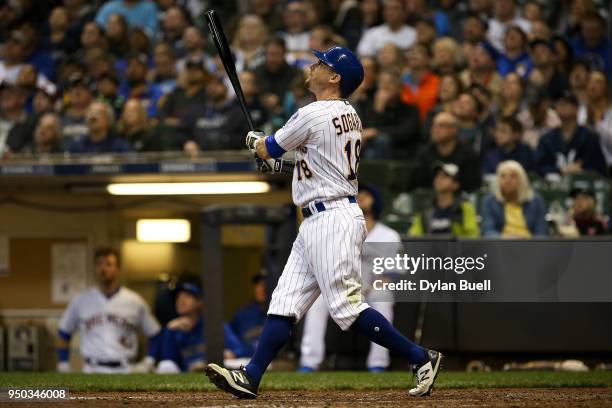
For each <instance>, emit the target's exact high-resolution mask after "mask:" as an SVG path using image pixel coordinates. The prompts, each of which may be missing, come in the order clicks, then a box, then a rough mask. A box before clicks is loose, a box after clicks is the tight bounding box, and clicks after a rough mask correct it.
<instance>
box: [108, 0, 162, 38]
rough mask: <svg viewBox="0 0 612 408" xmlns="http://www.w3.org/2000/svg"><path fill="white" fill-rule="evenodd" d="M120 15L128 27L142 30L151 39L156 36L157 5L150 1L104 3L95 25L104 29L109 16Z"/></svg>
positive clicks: (116, 0) (129, 0) (132, 0)
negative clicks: (125, 20)
mask: <svg viewBox="0 0 612 408" xmlns="http://www.w3.org/2000/svg"><path fill="white" fill-rule="evenodd" d="M114 13H117V14H121V15H122V16H123V17H125V18H126V19H127V21H128V24H129V25H130V27H140V28H143V29H144V30H145V31H146V33H147V35H148V36H149V37H150V38H152V37H155V35H157V29H158V21H157V5H156V4H155V2H153V1H150V0H112V1H109V2H107V3H105V4H104V5H103V6H102V7H101V8H100V10H99V11H98V14H97V15H96V24H98V26H100V27H106V21H107V20H108V18H109V17H110V15H111V14H114Z"/></svg>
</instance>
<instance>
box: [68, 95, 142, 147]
mask: <svg viewBox="0 0 612 408" xmlns="http://www.w3.org/2000/svg"><path fill="white" fill-rule="evenodd" d="M86 119H87V126H88V127H89V134H87V135H83V136H81V137H80V138H78V139H76V140H73V141H72V142H71V143H70V144H69V145H68V151H69V152H70V153H123V152H129V151H130V150H131V149H130V145H129V144H128V143H127V142H126V141H125V140H122V139H120V138H118V137H116V136H115V135H114V134H113V132H112V128H113V125H114V123H115V112H114V111H113V108H112V107H111V106H110V105H109V104H107V103H105V102H99V101H98V102H93V103H92V104H91V105H90V106H89V109H88V110H87V115H86Z"/></svg>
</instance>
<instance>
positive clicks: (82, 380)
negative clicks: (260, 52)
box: [0, 371, 612, 392]
mask: <svg viewBox="0 0 612 408" xmlns="http://www.w3.org/2000/svg"><path fill="white" fill-rule="evenodd" d="M411 383H412V378H411V376H410V375H409V374H408V373H402V372H391V373H384V374H370V373H367V372H338V371H336V372H321V373H313V374H299V373H280V372H278V373H269V374H267V375H266V376H265V377H264V380H263V383H262V389H264V390H350V389H390V388H400V389H401V388H407V387H408V386H409V384H411ZM6 387H22V388H34V387H36V388H42V387H45V388H57V387H61V388H67V389H68V390H70V391H73V392H78V391H100V392H101V391H210V390H213V389H214V387H213V386H212V385H211V384H210V383H209V382H208V379H206V378H205V377H204V375H203V374H182V375H154V374H127V375H93V374H57V373H0V388H6ZM506 387H508V388H514V387H517V388H532V387H546V388H561V387H612V373H611V372H602V371H599V372H587V373H563V372H548V371H542V372H535V371H531V372H491V373H469V374H468V373H464V372H442V373H441V375H440V377H439V378H438V381H437V382H436V388H506Z"/></svg>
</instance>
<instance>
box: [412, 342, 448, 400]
mask: <svg viewBox="0 0 612 408" xmlns="http://www.w3.org/2000/svg"><path fill="white" fill-rule="evenodd" d="M426 352H427V358H428V359H427V361H426V362H424V363H423V364H421V365H420V366H415V367H413V368H412V372H413V373H414V376H415V378H416V387H414V388H412V389H411V390H410V391H408V393H409V394H410V395H412V396H413V397H425V396H429V395H431V390H432V389H433V387H434V382H435V381H436V377H437V376H438V372H439V371H440V362H441V361H442V353H439V352H437V351H435V350H426Z"/></svg>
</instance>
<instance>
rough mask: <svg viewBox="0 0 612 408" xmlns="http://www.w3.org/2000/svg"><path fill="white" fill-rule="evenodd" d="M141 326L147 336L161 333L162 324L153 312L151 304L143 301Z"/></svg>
mask: <svg viewBox="0 0 612 408" xmlns="http://www.w3.org/2000/svg"><path fill="white" fill-rule="evenodd" d="M140 327H141V328H142V332H143V333H144V334H145V336H147V337H152V336H154V335H156V334H157V333H159V330H160V329H161V326H160V324H159V322H158V321H157V319H156V318H155V317H154V316H153V314H151V309H149V306H147V304H146V303H145V302H144V301H142V311H141V315H140Z"/></svg>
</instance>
